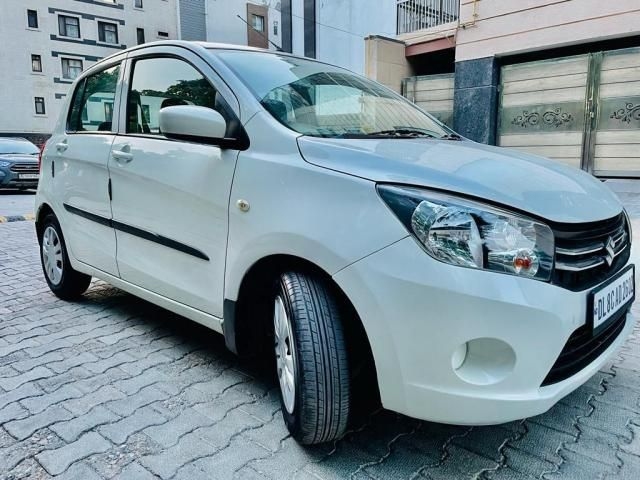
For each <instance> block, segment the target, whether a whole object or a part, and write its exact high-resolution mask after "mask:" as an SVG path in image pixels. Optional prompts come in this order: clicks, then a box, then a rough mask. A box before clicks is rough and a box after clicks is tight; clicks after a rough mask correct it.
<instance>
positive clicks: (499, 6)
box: [456, 0, 640, 61]
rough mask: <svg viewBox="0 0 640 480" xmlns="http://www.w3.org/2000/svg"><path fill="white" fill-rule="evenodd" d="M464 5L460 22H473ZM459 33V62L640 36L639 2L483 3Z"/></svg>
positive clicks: (469, 1)
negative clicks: (467, 25)
mask: <svg viewBox="0 0 640 480" xmlns="http://www.w3.org/2000/svg"><path fill="white" fill-rule="evenodd" d="M473 4H474V1H473V0H462V6H461V13H460V23H467V22H473ZM477 13H478V18H477V20H476V22H475V24H473V25H472V26H469V27H467V28H466V29H462V28H461V29H459V30H458V34H457V40H456V44H457V46H456V61H461V60H469V59H473V58H482V57H488V56H492V55H506V54H510V53H519V52H527V51H532V50H542V49H545V48H550V47H558V46H564V45H572V44H579V43H584V42H590V41H596V40H603V39H609V38H616V37H628V36H631V35H638V34H640V0H572V1H569V2H561V1H558V0H517V1H513V0H512V1H505V0H479V1H478V2H477Z"/></svg>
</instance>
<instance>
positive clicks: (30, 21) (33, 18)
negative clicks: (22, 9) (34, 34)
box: [27, 10, 38, 28]
mask: <svg viewBox="0 0 640 480" xmlns="http://www.w3.org/2000/svg"><path fill="white" fill-rule="evenodd" d="M27 25H28V26H29V28H38V11H37V10H27Z"/></svg>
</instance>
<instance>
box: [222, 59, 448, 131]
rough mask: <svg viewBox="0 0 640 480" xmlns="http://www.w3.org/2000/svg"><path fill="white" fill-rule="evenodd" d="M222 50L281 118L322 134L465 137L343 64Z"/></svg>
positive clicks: (297, 127) (292, 126)
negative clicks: (339, 65) (332, 64)
mask: <svg viewBox="0 0 640 480" xmlns="http://www.w3.org/2000/svg"><path fill="white" fill-rule="evenodd" d="M217 54H218V56H219V57H220V58H221V59H222V61H223V62H225V64H226V65H227V66H228V67H229V68H230V69H231V70H232V71H233V72H234V73H235V74H236V75H237V76H238V77H239V78H240V80H242V81H243V82H244V83H245V84H246V85H247V86H248V87H249V88H250V89H251V90H252V91H253V93H254V94H255V95H256V97H257V98H258V100H260V103H261V104H262V105H263V106H264V108H265V109H266V110H267V111H268V112H269V113H271V115H273V117H274V118H276V119H277V120H278V121H279V122H281V123H282V124H284V125H285V126H287V127H289V128H290V129H292V130H295V131H296V132H299V133H302V134H305V135H312V136H318V137H341V138H359V137H388V136H391V137H434V138H459V137H457V136H456V135H455V134H453V132H452V131H451V130H449V129H447V128H446V127H445V126H443V125H442V124H441V123H440V122H438V121H437V120H435V119H434V118H432V117H431V116H429V115H427V114H425V113H424V112H422V111H421V110H420V109H418V108H416V107H415V106H414V105H413V104H412V103H410V102H409V101H407V100H405V99H404V98H403V97H401V96H399V95H397V94H396V93H394V92H392V91H391V90H389V89H387V88H385V87H383V86H382V85H380V84H378V83H376V82H374V81H372V80H369V79H367V78H365V77H362V76H360V75H356V74H354V73H351V72H350V71H348V70H344V69H342V68H339V67H334V66H331V65H327V64H324V63H320V62H315V61H311V60H305V59H302V58H296V57H290V56H286V55H278V54H273V53H262V52H249V51H242V50H219V51H217Z"/></svg>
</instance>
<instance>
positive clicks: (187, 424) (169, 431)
mask: <svg viewBox="0 0 640 480" xmlns="http://www.w3.org/2000/svg"><path fill="white" fill-rule="evenodd" d="M211 423H212V421H211V419H210V418H209V417H205V416H204V415H202V414H200V413H198V412H197V411H195V410H193V409H192V408H187V409H185V410H183V411H182V412H181V413H180V415H178V416H177V417H175V418H173V419H172V420H169V421H168V422H166V423H164V424H163V425H158V426H155V427H149V428H147V429H146V430H144V432H143V433H145V434H146V435H147V436H148V437H149V438H151V439H153V440H155V441H156V442H158V443H159V444H160V445H162V446H164V447H169V446H171V445H174V444H176V443H177V442H178V439H179V438H180V437H181V436H183V435H185V434H186V433H189V432H190V431H193V430H195V429H196V428H198V427H205V426H209V425H211Z"/></svg>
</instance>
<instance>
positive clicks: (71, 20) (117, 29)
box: [0, 0, 178, 144]
mask: <svg viewBox="0 0 640 480" xmlns="http://www.w3.org/2000/svg"><path fill="white" fill-rule="evenodd" d="M177 35H178V5H177V0H55V1H54V0H4V1H3V2H2V21H1V22H0V45H2V54H1V57H0V58H1V59H2V68H0V82H1V83H2V86H3V88H2V90H0V105H2V109H3V114H2V115H0V135H3V136H22V137H27V138H29V139H31V140H32V141H34V142H35V143H38V144H40V143H42V142H43V141H44V140H45V139H46V138H47V137H48V136H49V134H50V133H51V132H52V130H53V128H54V125H55V122H56V120H57V118H58V114H59V111H60V108H61V106H62V105H63V103H64V101H65V98H66V96H67V95H68V94H69V87H70V85H71V83H72V82H73V80H74V79H75V78H76V77H77V76H78V75H79V74H80V72H82V70H84V69H86V68H87V67H89V66H91V65H92V64H94V63H95V62H97V61H98V60H100V59H101V58H103V57H106V56H108V55H111V54H112V53H114V52H117V51H119V50H122V49H124V48H127V47H130V46H133V45H136V44H139V43H144V42H149V41H154V40H163V39H175V38H177ZM110 107H111V106H110V105H108V104H105V105H102V106H101V108H103V109H105V115H106V116H107V117H108V114H109V108H110ZM89 114H90V112H89ZM89 121H90V119H89Z"/></svg>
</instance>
